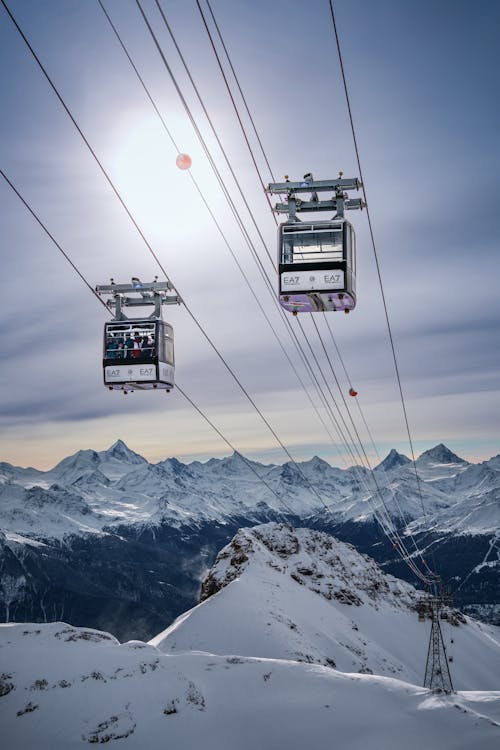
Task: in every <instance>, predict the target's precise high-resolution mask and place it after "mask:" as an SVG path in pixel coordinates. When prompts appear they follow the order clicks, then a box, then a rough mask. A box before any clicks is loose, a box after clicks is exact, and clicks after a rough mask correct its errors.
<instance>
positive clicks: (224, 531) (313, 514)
mask: <svg viewBox="0 0 500 750" xmlns="http://www.w3.org/2000/svg"><path fill="white" fill-rule="evenodd" d="M416 463H417V471H418V478H419V481H418V483H417V478H416V476H415V467H414V466H413V464H412V463H411V462H409V461H408V459H407V458H406V457H404V456H402V455H401V454H398V453H397V452H396V451H391V452H390V453H389V455H388V456H387V457H386V458H385V459H384V460H383V461H382V462H381V463H380V464H379V466H378V467H377V468H376V469H375V475H376V477H377V485H378V488H379V490H380V494H381V496H382V498H383V500H384V503H385V506H386V508H387V510H388V512H389V514H390V515H391V516H392V518H393V520H394V523H395V524H396V525H397V527H398V528H399V529H400V533H401V534H403V535H404V534H405V533H406V531H405V530H407V529H408V528H409V529H411V531H412V534H413V538H414V539H415V540H416V542H417V544H418V545H419V547H421V548H422V550H423V551H425V557H426V558H427V560H428V563H429V565H431V566H432V567H435V568H436V569H437V571H438V572H439V573H440V575H441V576H442V578H443V580H444V581H445V582H447V581H449V582H450V585H451V586H452V587H457V586H459V585H460V584H461V583H462V582H463V585H462V586H461V588H460V589H459V591H458V593H457V604H459V605H460V606H462V607H463V608H465V609H467V607H469V608H470V611H471V613H473V614H474V615H475V616H478V617H482V618H483V619H486V620H488V621H491V622H499V621H500V590H499V587H500V583H499V581H500V576H499V575H498V572H499V559H498V558H499V551H498V548H499V547H500V542H499V541H498V531H497V530H498V529H499V528H500V462H499V461H498V457H496V458H492V459H490V461H486V462H484V463H481V464H469V463H467V462H466V461H463V460H462V459H460V458H459V457H457V456H456V455H455V454H453V453H452V452H451V451H449V450H448V449H447V448H446V447H445V446H443V445H438V446H436V447H435V448H433V449H432V450H430V451H427V452H426V453H424V454H422V456H420V457H419V458H418V460H417V462H416ZM252 466H253V468H254V469H255V472H257V474H258V475H259V476H260V477H261V478H262V479H263V480H265V483H264V482H262V481H260V480H259V476H256V474H255V473H254V472H253V471H252V470H251V469H250V467H249V466H248V464H247V463H246V462H245V461H244V460H243V459H242V457H241V456H240V455H239V454H237V453H236V454H233V456H230V457H228V458H225V459H222V460H218V459H211V460H210V461H208V462H207V463H204V464H202V463H200V462H197V461H195V462H192V463H191V464H183V463H182V462H180V461H178V460H177V459H175V458H170V459H168V460H165V461H162V462H160V463H158V464H155V465H153V464H150V463H148V461H146V459H144V458H142V457H141V456H139V455H138V454H136V453H134V452H133V451H131V450H130V449H129V448H127V446H126V445H125V444H124V443H123V442H121V441H118V442H117V443H115V445H113V446H112V447H111V448H110V449H108V450H107V451H101V452H97V451H92V450H83V451H78V453H76V454H75V455H73V456H69V457H68V458H66V459H64V460H63V461H61V462H60V463H59V464H58V465H57V466H56V467H54V469H52V470H50V471H48V472H40V471H37V470H35V469H19V468H16V467H13V466H10V465H9V464H5V463H3V464H0V530H1V531H0V582H1V588H0V617H3V618H4V619H5V620H15V621H26V620H31V621H42V622H43V621H49V620H54V619H60V618H64V619H66V620H68V621H69V622H71V623H74V624H76V625H86V626H95V627H99V628H107V629H110V630H112V631H113V632H114V633H116V634H117V635H118V636H119V637H120V638H123V637H143V638H147V637H150V636H151V635H152V634H153V633H154V632H155V631H158V630H160V629H162V628H163V627H164V626H165V625H166V624H167V623H168V622H169V621H171V620H172V619H173V618H174V617H175V616H176V615H178V614H179V613H180V612H182V611H184V610H185V609H186V608H188V607H190V606H192V605H193V604H195V603H196V601H197V598H198V595H199V589H200V581H201V577H202V575H203V573H204V571H205V570H206V569H207V568H208V567H209V566H210V565H211V564H212V562H213V560H214V558H215V555H216V553H217V551H218V550H219V549H220V548H221V547H222V546H224V545H225V544H226V543H227V542H228V541H229V540H230V539H231V538H232V536H233V535H234V533H235V532H236V530H237V529H238V528H239V527H241V526H249V525H254V524H256V523H263V522H266V521H271V520H275V521H283V520H286V521H288V522H291V523H293V524H294V525H297V524H298V522H299V521H300V525H302V526H304V525H307V526H309V527H312V528H316V529H319V530H324V531H327V532H329V533H332V534H334V535H335V536H337V537H338V538H340V539H342V540H344V541H348V542H352V543H353V544H355V545H356V547H357V548H358V549H359V550H361V551H362V552H366V553H368V554H370V555H371V556H372V557H374V558H375V559H376V560H377V561H378V562H379V563H381V564H382V565H383V567H384V570H387V571H390V572H392V573H394V574H395V575H398V576H399V577H402V578H406V579H407V580H409V581H411V582H412V583H415V582H416V580H415V579H414V577H413V574H412V573H411V572H410V571H409V569H408V568H407V566H406V565H405V564H404V563H402V561H401V559H400V558H399V556H398V555H397V553H396V552H395V550H394V548H393V545H392V544H391V543H390V542H389V541H388V539H387V537H385V536H384V535H383V534H382V533H381V530H380V526H379V521H378V513H377V512H376V508H377V506H378V505H380V496H379V494H378V493H377V491H376V490H375V489H374V484H373V481H372V478H371V477H370V475H369V473H368V472H367V471H366V469H360V468H356V467H354V468H350V469H347V470H342V469H339V468H336V467H333V466H331V465H330V464H328V463H326V462H325V461H322V460H321V459H319V458H317V457H315V458H313V459H311V460H310V461H306V462H303V463H302V464H299V467H300V470H298V469H297V467H296V466H294V465H293V464H284V465H282V466H281V465H280V466H275V465H262V464H259V463H257V462H253V463H252ZM311 485H313V486H314V487H315V489H316V492H317V494H316V493H313V492H311V489H310V486H311ZM279 498H284V499H285V502H286V507H285V505H284V504H282V503H280V500H279ZM323 503H325V504H326V505H327V506H328V508H329V511H328V512H327V511H326V510H325V507H324V504H323ZM424 511H425V516H424ZM407 546H408V548H409V549H410V550H411V549H412V548H413V542H412V541H411V540H410V539H409V538H408V540H407ZM469 574H470V575H469ZM2 608H3V609H2Z"/></svg>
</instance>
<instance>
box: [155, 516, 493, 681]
mask: <svg viewBox="0 0 500 750" xmlns="http://www.w3.org/2000/svg"><path fill="white" fill-rule="evenodd" d="M202 600H203V601H202V603H201V604H199V605H198V606H197V607H195V608H194V609H192V610H190V611H189V612H187V613H186V614H184V615H181V617H180V618H178V619H177V620H176V621H175V622H174V623H173V624H172V625H171V626H170V627H169V628H167V629H166V630H165V631H164V632H163V633H161V634H160V635H158V636H157V637H156V638H154V639H153V640H152V641H151V643H152V644H153V645H155V646H157V647H158V648H160V649H161V650H162V651H165V652H167V653H179V652H180V651H190V650H196V651H206V652H209V653H215V654H220V655H228V654H229V655H230V654H238V655H243V656H258V657H266V658H278V659H292V660H294V661H305V662H308V663H315V664H321V665H325V666H330V667H335V668H336V669H339V670H341V671H345V672H359V673H368V674H378V675H387V676H397V677H399V678H401V679H404V680H408V681H409V682H413V683H415V684H419V683H420V682H421V681H422V679H423V675H422V672H423V669H424V668H425V655H426V653H427V644H428V639H429V624H428V623H425V622H419V621H418V617H417V614H416V610H415V606H416V602H417V600H418V593H417V591H416V590H415V589H414V588H413V587H412V586H410V585H409V584H407V583H405V582H403V581H401V580H399V579H397V578H394V577H393V576H390V575H387V574H384V573H383V572H382V570H381V569H380V568H379V566H378V565H377V564H376V563H375V562H374V561H373V560H371V559H370V558H369V557H367V556H366V555H361V554H359V553H358V552H357V551H356V550H355V549H354V547H352V546H351V545H348V544H344V543H342V542H340V541H338V540H336V539H334V538H333V537H331V536H329V535H327V534H323V533H321V532H316V531H311V530H310V529H292V528H291V527H290V526H287V525H284V524H276V523H269V524H263V525H260V526H256V527H254V528H251V529H241V530H240V531H239V532H238V534H237V535H236V536H235V537H234V539H233V540H232V541H231V543H230V544H229V545H227V546H226V547H225V548H224V549H223V550H222V551H221V552H220V553H219V555H218V556H217V559H216V561H215V564H214V565H213V567H212V569H211V570H210V572H209V573H208V575H207V576H206V578H205V580H204V582H203V584H202ZM448 623H449V624H446V625H445V624H444V623H443V630H444V637H445V641H446V644H447V648H448V651H449V656H450V657H451V658H452V659H453V657H454V655H455V656H457V655H458V654H460V658H457V659H456V664H455V660H454V680H455V682H456V687H458V689H463V690H465V689H476V690H493V689H496V688H498V687H499V678H498V670H499V666H500V629H499V628H496V627H494V626H487V625H484V624H482V623H478V622H476V621H474V620H471V619H469V618H464V617H463V615H461V614H460V613H457V612H455V614H454V615H452V616H451V617H450V620H449V621H448ZM452 623H453V624H452Z"/></svg>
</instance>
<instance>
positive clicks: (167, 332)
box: [158, 323, 174, 365]
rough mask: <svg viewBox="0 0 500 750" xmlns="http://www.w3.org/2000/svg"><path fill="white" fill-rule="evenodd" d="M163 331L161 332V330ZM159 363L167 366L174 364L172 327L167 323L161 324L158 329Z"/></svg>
mask: <svg viewBox="0 0 500 750" xmlns="http://www.w3.org/2000/svg"><path fill="white" fill-rule="evenodd" d="M162 329H163V330H162ZM160 332H161V334H160V335H159V337H158V338H159V340H160V362H166V363H167V364H169V365H173V364H174V335H173V329H172V326H171V325H169V324H168V323H162V324H161V328H160Z"/></svg>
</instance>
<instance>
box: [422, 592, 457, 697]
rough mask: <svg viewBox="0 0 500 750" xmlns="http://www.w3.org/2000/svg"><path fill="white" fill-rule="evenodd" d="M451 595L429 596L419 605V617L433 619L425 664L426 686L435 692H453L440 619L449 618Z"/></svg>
mask: <svg viewBox="0 0 500 750" xmlns="http://www.w3.org/2000/svg"><path fill="white" fill-rule="evenodd" d="M450 605H451V597H450V596H448V595H441V596H429V597H428V598H426V599H423V600H422V601H421V602H420V605H419V617H420V616H421V615H423V616H424V617H425V616H427V617H429V618H430V620H431V636H430V639H429V649H428V651H427V663H426V665H425V678H424V687H426V688H429V690H432V691H433V692H435V693H453V692H454V690H453V683H452V681H451V674H450V668H449V666H448V657H447V655H446V647H445V645H444V640H443V632H442V630H441V625H440V619H444V620H447V619H448V617H449V607H450Z"/></svg>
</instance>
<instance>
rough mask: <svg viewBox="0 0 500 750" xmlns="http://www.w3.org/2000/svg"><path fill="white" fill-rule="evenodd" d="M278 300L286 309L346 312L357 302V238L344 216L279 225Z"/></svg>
mask: <svg viewBox="0 0 500 750" xmlns="http://www.w3.org/2000/svg"><path fill="white" fill-rule="evenodd" d="M278 265H279V269H278V272H279V300H280V304H281V305H282V306H283V307H284V308H285V309H286V310H288V311H289V312H293V313H294V314H296V313H299V312H328V311H335V310H340V311H342V310H344V311H345V312H349V311H350V310H353V309H354V307H355V305H356V239H355V235H354V229H353V227H352V225H351V224H350V223H349V222H348V221H346V219H334V220H331V221H317V222H302V221H297V222H288V223H285V224H281V226H280V227H279V234H278Z"/></svg>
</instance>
